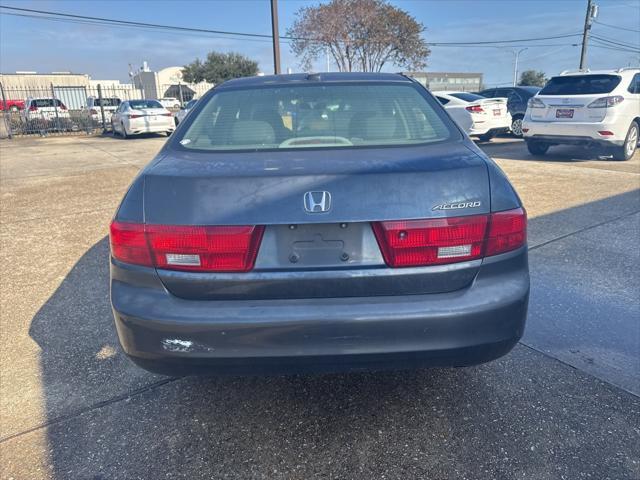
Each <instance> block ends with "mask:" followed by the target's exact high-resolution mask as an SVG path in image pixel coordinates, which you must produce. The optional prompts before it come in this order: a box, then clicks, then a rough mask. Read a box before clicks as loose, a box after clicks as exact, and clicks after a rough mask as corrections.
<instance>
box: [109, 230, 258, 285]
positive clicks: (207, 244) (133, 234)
mask: <svg viewBox="0 0 640 480" xmlns="http://www.w3.org/2000/svg"><path fill="white" fill-rule="evenodd" d="M263 232H264V227H262V226H182V225H143V224H136V223H124V222H115V221H114V222H113V223H112V224H111V254H112V255H113V257H114V258H116V259H117V260H120V261H122V262H125V263H134V264H137V265H144V266H148V267H156V268H162V269H167V270H184V271H196V272H246V271H249V270H251V269H252V268H253V266H254V264H255V260H256V256H257V253H258V248H259V247H260V242H261V241H262V234H263Z"/></svg>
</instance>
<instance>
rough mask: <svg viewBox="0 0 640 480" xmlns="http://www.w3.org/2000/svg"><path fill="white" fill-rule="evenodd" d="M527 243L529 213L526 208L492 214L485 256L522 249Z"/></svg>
mask: <svg viewBox="0 0 640 480" xmlns="http://www.w3.org/2000/svg"><path fill="white" fill-rule="evenodd" d="M526 242H527V212H525V210H524V208H516V209H515V210H506V211H504V212H496V213H492V214H491V215H490V216H489V232H488V234H487V245H486V250H485V256H487V257H489V256H491V255H497V254H499V253H505V252H510V251H511V250H515V249H517V248H520V247H521V246H523V245H524V244H525V243H526Z"/></svg>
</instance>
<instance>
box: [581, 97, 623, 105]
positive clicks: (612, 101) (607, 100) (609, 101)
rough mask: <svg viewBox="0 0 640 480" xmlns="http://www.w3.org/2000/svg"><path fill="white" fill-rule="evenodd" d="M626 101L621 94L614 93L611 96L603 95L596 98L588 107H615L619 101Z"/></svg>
mask: <svg viewBox="0 0 640 480" xmlns="http://www.w3.org/2000/svg"><path fill="white" fill-rule="evenodd" d="M623 101H624V97H623V96H621V95H613V96H611V97H602V98H598V99H597V100H594V101H593V102H591V103H590V104H589V105H587V108H607V107H615V106H616V105H618V104H619V103H622V102H623Z"/></svg>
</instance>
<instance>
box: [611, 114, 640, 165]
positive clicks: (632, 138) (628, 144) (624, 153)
mask: <svg viewBox="0 0 640 480" xmlns="http://www.w3.org/2000/svg"><path fill="white" fill-rule="evenodd" d="M639 130H640V127H639V126H638V124H637V123H636V122H633V123H632V124H631V126H630V127H629V131H628V132H627V136H626V137H625V140H624V145H622V146H621V147H614V148H613V159H614V160H622V161H624V160H629V159H630V158H631V157H633V154H634V153H635V152H636V148H638V137H639Z"/></svg>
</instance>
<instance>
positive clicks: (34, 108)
mask: <svg viewBox="0 0 640 480" xmlns="http://www.w3.org/2000/svg"><path fill="white" fill-rule="evenodd" d="M29 111H30V112H37V111H38V107H37V106H36V105H31V106H30V107H29Z"/></svg>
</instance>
